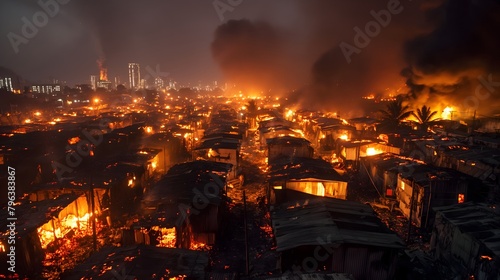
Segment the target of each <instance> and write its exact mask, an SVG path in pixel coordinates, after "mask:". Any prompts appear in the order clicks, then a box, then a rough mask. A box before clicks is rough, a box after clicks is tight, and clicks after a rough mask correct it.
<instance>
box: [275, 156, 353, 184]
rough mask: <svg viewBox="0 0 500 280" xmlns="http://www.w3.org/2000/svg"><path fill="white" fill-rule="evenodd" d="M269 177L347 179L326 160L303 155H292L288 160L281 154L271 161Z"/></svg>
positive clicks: (283, 178)
mask: <svg viewBox="0 0 500 280" xmlns="http://www.w3.org/2000/svg"><path fill="white" fill-rule="evenodd" d="M269 177H270V180H271V181H277V180H294V179H295V180H300V179H321V180H333V181H344V182H346V180H347V179H346V178H344V177H342V176H341V175H340V174H339V173H338V172H337V171H335V169H333V166H332V164H331V163H329V162H327V161H324V160H322V159H313V158H303V157H294V158H292V159H291V160H290V157H288V156H282V157H280V158H278V159H276V160H274V161H273V162H272V164H271V169H270V171H269Z"/></svg>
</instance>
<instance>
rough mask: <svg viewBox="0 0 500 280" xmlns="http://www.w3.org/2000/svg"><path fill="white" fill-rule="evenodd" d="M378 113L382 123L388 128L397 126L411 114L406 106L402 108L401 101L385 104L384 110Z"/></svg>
mask: <svg viewBox="0 0 500 280" xmlns="http://www.w3.org/2000/svg"><path fill="white" fill-rule="evenodd" d="M379 112H380V113H381V115H382V123H384V124H386V125H389V126H397V125H399V124H400V123H401V122H402V121H403V120H405V119H407V118H408V117H409V116H410V115H411V114H412V113H413V112H412V111H410V110H409V106H408V105H404V106H403V101H402V100H395V101H393V102H391V103H389V104H387V106H386V109H385V110H380V111H379Z"/></svg>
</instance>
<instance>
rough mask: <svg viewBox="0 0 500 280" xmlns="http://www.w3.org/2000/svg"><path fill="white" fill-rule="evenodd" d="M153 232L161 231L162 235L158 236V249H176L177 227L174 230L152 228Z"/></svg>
mask: <svg viewBox="0 0 500 280" xmlns="http://www.w3.org/2000/svg"><path fill="white" fill-rule="evenodd" d="M152 229H153V230H156V231H159V232H160V233H161V235H160V236H158V238H157V241H158V245H156V246H157V247H166V248H175V247H176V246H175V245H176V242H177V237H176V234H175V227H173V228H159V227H157V226H155V227H153V228H152Z"/></svg>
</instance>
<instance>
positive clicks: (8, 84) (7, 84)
mask: <svg viewBox="0 0 500 280" xmlns="http://www.w3.org/2000/svg"><path fill="white" fill-rule="evenodd" d="M0 88H4V89H6V90H7V91H10V92H13V91H14V87H12V79H11V78H9V77H6V78H3V79H1V78H0Z"/></svg>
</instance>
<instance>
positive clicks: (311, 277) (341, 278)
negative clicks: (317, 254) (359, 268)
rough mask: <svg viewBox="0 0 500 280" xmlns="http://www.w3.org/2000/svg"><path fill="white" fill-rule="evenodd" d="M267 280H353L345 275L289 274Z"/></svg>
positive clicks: (348, 275) (350, 276)
mask: <svg viewBox="0 0 500 280" xmlns="http://www.w3.org/2000/svg"><path fill="white" fill-rule="evenodd" d="M265 279H267V280H354V277H353V276H352V275H350V274H346V273H296V274H293V273H290V274H286V275H283V276H280V277H269V278H265Z"/></svg>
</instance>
